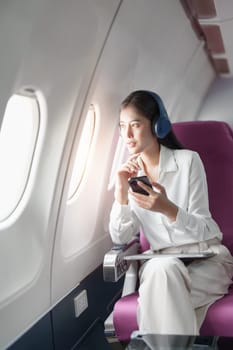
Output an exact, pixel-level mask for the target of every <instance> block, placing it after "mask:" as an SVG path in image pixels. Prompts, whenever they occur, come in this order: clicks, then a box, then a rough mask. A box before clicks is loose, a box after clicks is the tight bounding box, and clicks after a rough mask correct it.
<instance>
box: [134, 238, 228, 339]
mask: <svg viewBox="0 0 233 350" xmlns="http://www.w3.org/2000/svg"><path fill="white" fill-rule="evenodd" d="M169 251H171V250H169V248H168V249H164V250H162V252H161V254H162V253H163V252H164V253H168V252H169ZM172 251H173V252H185V253H190V252H194V251H196V252H200V251H213V252H214V253H216V255H215V256H213V257H211V258H207V259H201V260H198V259H197V260H195V261H193V262H192V263H190V264H189V265H188V266H185V265H184V263H183V262H182V261H181V260H179V259H177V258H174V257H168V258H165V257H161V259H157V258H156V259H151V260H148V261H147V262H145V263H144V264H143V265H142V266H141V268H140V271H139V278H140V287H139V298H138V312H137V319H138V326H139V330H140V331H143V332H148V333H156V334H186V335H187V334H189V335H197V334H199V329H200V327H201V324H202V322H203V320H204V317H205V314H206V312H207V309H208V307H209V306H210V305H211V304H212V303H213V302H214V301H216V300H217V299H219V298H221V297H222V296H223V295H224V294H226V293H227V292H228V288H229V285H230V284H231V283H232V276H233V258H232V256H231V254H230V253H229V251H228V249H227V248H226V247H225V246H223V245H221V244H219V243H218V241H216V240H210V241H207V242H202V243H201V244H199V243H197V244H191V245H187V246H182V247H177V248H176V250H175V251H174V249H173V250H172Z"/></svg>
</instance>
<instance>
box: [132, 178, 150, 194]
mask: <svg viewBox="0 0 233 350" xmlns="http://www.w3.org/2000/svg"><path fill="white" fill-rule="evenodd" d="M128 181H129V185H130V187H131V188H132V190H133V191H134V192H137V193H141V194H144V195H146V196H149V193H148V192H146V191H145V190H144V189H143V188H141V187H140V186H139V185H138V184H137V181H141V182H143V183H144V184H145V185H147V186H150V187H151V188H152V185H151V183H150V181H149V179H148V177H147V176H136V177H131V178H130V179H129V180H128Z"/></svg>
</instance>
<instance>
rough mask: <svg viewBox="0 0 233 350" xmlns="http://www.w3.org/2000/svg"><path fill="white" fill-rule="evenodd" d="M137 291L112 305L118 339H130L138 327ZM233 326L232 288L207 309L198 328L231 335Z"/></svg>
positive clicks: (203, 332) (208, 332)
mask: <svg viewBox="0 0 233 350" xmlns="http://www.w3.org/2000/svg"><path fill="white" fill-rule="evenodd" d="M137 299H138V293H137V292H135V293H133V294H130V295H127V296H125V297H122V298H121V299H119V300H118V301H117V302H116V304H115V307H114V318H113V320H114V326H115V331H116V336H117V338H118V339H119V340H120V341H126V340H129V339H130V335H131V333H132V332H133V331H134V330H137V329H138V325H137V319H136V310H137V304H138V301H137ZM232 327H233V288H232V287H231V288H230V289H229V294H227V295H225V296H224V297H223V298H221V299H219V300H218V301H216V302H215V303H214V304H213V305H211V306H210V308H209V309H208V312H207V315H206V318H205V321H204V323H203V325H202V327H201V329H200V334H201V335H212V336H213V335H216V336H220V335H221V336H225V337H231V336H232Z"/></svg>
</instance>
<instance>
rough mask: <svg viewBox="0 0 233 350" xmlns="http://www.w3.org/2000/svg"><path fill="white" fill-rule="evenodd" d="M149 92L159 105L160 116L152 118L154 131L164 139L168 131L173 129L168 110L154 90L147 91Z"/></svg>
mask: <svg viewBox="0 0 233 350" xmlns="http://www.w3.org/2000/svg"><path fill="white" fill-rule="evenodd" d="M146 92H148V94H150V95H151V96H152V97H153V98H154V100H155V101H156V102H157V105H158V107H159V118H158V119H156V118H154V119H153V120H152V125H151V127H152V133H153V134H154V135H156V136H157V137H158V138H159V139H163V138H164V137H166V136H167V135H168V133H169V132H170V131H171V129H172V126H171V122H170V120H169V119H168V115H167V111H166V109H165V107H164V104H163V101H162V100H161V98H160V97H159V95H157V94H156V93H155V92H152V91H146Z"/></svg>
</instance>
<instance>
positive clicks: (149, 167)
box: [140, 145, 160, 181]
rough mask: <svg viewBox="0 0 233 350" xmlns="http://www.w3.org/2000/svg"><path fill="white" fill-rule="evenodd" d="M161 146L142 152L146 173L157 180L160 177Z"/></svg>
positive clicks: (153, 179)
mask: <svg viewBox="0 0 233 350" xmlns="http://www.w3.org/2000/svg"><path fill="white" fill-rule="evenodd" d="M159 156H160V147H159V145H158V147H157V148H156V149H155V148H153V149H152V150H146V151H144V152H142V153H141V157H140V158H141V160H142V162H143V166H144V171H145V173H146V175H147V176H148V177H149V178H150V179H151V180H152V181H156V180H157V177H158V165H159Z"/></svg>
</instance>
